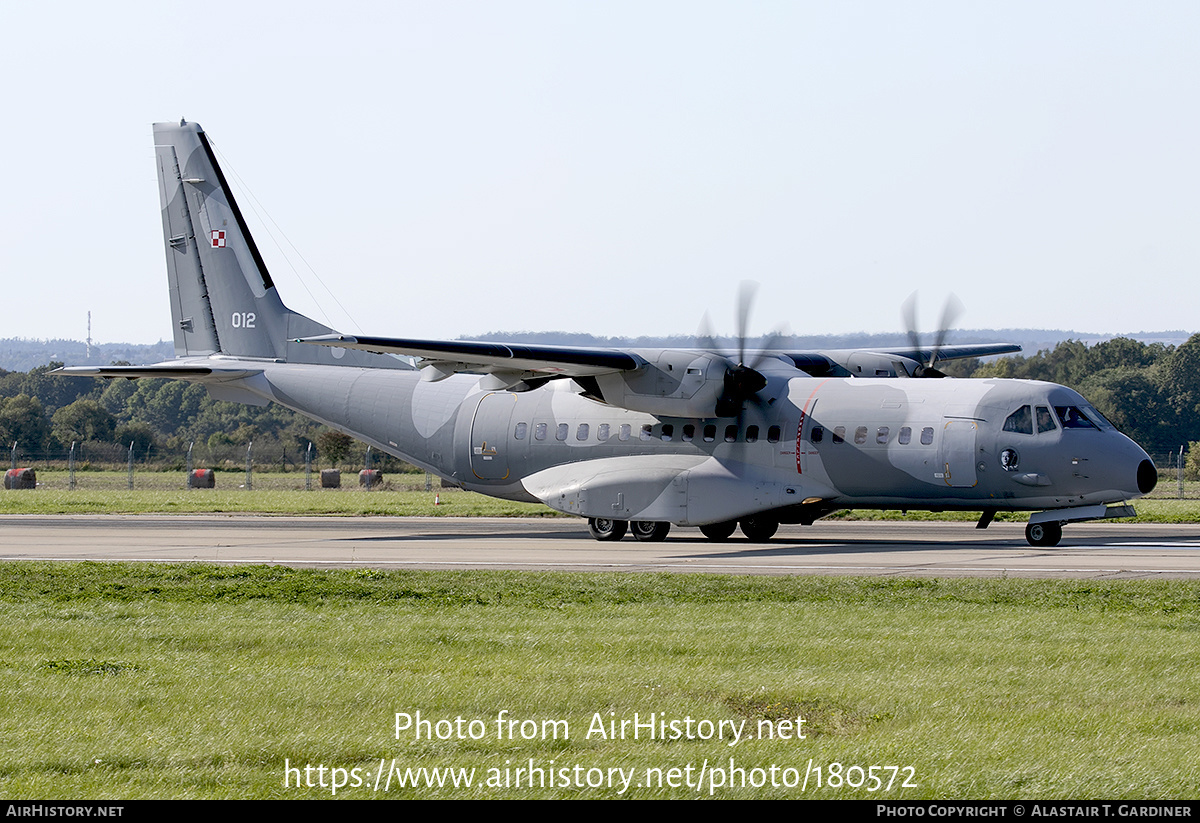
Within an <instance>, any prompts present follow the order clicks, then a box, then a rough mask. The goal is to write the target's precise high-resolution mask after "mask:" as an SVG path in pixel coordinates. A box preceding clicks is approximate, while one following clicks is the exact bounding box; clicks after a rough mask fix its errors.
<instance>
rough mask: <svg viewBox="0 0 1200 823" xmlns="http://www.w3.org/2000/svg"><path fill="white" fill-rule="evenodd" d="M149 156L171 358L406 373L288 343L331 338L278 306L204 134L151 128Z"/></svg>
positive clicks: (193, 128)
mask: <svg viewBox="0 0 1200 823" xmlns="http://www.w3.org/2000/svg"><path fill="white" fill-rule="evenodd" d="M154 150H155V155H156V159H157V163H158V184H159V199H160V203H161V205H162V219H163V238H164V240H165V241H166V251H167V278H168V280H169V281H170V287H171V320H172V321H173V324H174V333H175V354H176V356H178V357H184V356H195V355H209V354H216V353H222V354H227V355H234V356H238V357H254V358H268V359H275V360H287V361H290V362H298V363H326V364H329V365H335V364H336V365H357V366H375V367H399V368H405V365H404V364H401V363H400V362H399V361H397V360H395V359H394V358H388V357H381V356H379V355H369V354H367V356H366V357H358V356H355V357H351V356H350V355H351V354H353V355H359V354H366V353H362V352H347V351H345V350H340V349H327V348H324V347H321V346H302V345H297V344H295V343H292V342H290V341H292V340H294V339H295V338H297V337H311V336H315V335H321V334H328V333H330V332H332V331H333V330H332V329H330V328H328V327H327V326H323V325H322V324H320V323H318V322H316V321H315V320H310V319H309V318H307V317H305V316H304V315H301V314H297V313H295V312H293V311H291V310H290V309H288V308H287V307H286V306H284V305H283V302H282V301H281V300H280V299H279V295H278V294H277V293H276V291H275V285H274V283H272V282H271V275H270V274H269V273H268V272H267V267H266V264H265V263H264V262H263V259H262V255H261V254H259V251H258V246H256V245H255V243H254V238H252V237H251V236H250V230H249V229H248V228H247V227H246V221H245V219H244V218H243V217H242V212H241V210H240V209H239V208H238V205H237V201H235V200H234V197H233V192H232V191H230V189H229V185H228V183H227V182H226V180H225V175H224V174H222V173H221V167H220V165H219V164H218V163H217V158H216V156H215V155H214V154H213V150H212V146H211V145H209V142H208V136H207V135H206V134H205V133H204V130H203V129H202V128H200V126H199V125H198V124H196V123H188V122H186V121H180V122H179V123H178V124H175V123H155V124H154Z"/></svg>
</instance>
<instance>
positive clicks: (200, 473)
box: [188, 469, 217, 489]
mask: <svg viewBox="0 0 1200 823" xmlns="http://www.w3.org/2000/svg"><path fill="white" fill-rule="evenodd" d="M216 487H217V475H216V472H214V471H213V470H212V469H196V470H195V471H193V472H192V473H191V474H189V475H188V488H189V489H215V488H216Z"/></svg>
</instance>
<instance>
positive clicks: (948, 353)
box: [879, 343, 1021, 363]
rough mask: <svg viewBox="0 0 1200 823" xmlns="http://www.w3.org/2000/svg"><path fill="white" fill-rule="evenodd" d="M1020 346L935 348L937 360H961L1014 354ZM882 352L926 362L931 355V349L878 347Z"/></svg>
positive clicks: (999, 344)
mask: <svg viewBox="0 0 1200 823" xmlns="http://www.w3.org/2000/svg"><path fill="white" fill-rule="evenodd" d="M1020 350H1021V347H1020V346H1018V345H1016V344H1015V343H963V344H961V345H955V346H942V347H941V348H940V349H938V350H937V359H938V360H961V359H963V358H964V357H991V356H993V355H997V354H1016V353H1017V352H1019V351H1020ZM879 351H880V352H882V353H883V354H892V355H895V356H897V357H907V358H909V359H911V360H916V361H917V362H918V363H928V362H929V358H930V357H932V356H933V349H932V348H928V349H879Z"/></svg>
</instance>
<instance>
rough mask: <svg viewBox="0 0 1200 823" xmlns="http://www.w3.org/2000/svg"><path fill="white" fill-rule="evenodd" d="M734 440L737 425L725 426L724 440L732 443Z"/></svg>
mask: <svg viewBox="0 0 1200 823" xmlns="http://www.w3.org/2000/svg"><path fill="white" fill-rule="evenodd" d="M736 440H737V426H726V427H725V442H726V443H733V442H734V441H736Z"/></svg>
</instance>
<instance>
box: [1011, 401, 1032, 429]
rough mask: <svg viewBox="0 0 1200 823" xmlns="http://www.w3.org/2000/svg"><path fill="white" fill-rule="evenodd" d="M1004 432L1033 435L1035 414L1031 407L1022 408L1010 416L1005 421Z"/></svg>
mask: <svg viewBox="0 0 1200 823" xmlns="http://www.w3.org/2000/svg"><path fill="white" fill-rule="evenodd" d="M1004 430H1005V431H1006V432H1016V433H1017V434H1033V412H1032V411H1030V408H1029V406H1022V407H1021V408H1019V409H1017V410H1016V411H1015V412H1013V413H1012V414H1010V415H1009V416H1008V419H1007V420H1005V421H1004Z"/></svg>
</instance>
